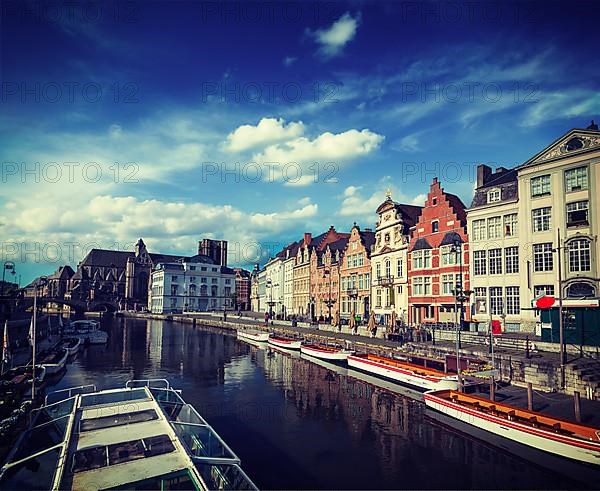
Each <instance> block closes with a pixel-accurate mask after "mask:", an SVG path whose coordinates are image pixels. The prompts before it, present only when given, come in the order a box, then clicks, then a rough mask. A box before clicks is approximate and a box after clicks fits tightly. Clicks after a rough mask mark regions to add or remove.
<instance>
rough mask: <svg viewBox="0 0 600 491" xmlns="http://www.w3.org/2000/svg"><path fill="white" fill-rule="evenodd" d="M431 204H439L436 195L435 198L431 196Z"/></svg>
mask: <svg viewBox="0 0 600 491" xmlns="http://www.w3.org/2000/svg"><path fill="white" fill-rule="evenodd" d="M431 204H432V206H435V205H437V198H436V197H435V196H434V197H433V198H431Z"/></svg>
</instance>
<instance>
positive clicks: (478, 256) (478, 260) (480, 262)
mask: <svg viewBox="0 0 600 491" xmlns="http://www.w3.org/2000/svg"><path fill="white" fill-rule="evenodd" d="M486 272H487V268H486V251H475V252H473V274H475V275H484V274H486Z"/></svg>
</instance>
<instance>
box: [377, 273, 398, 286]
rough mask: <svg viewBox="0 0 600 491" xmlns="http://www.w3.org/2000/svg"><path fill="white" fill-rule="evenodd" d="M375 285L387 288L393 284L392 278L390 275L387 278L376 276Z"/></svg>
mask: <svg viewBox="0 0 600 491" xmlns="http://www.w3.org/2000/svg"><path fill="white" fill-rule="evenodd" d="M377 283H378V284H379V285H380V286H389V285H392V284H393V283H394V277H393V276H392V275H389V276H378V277H377Z"/></svg>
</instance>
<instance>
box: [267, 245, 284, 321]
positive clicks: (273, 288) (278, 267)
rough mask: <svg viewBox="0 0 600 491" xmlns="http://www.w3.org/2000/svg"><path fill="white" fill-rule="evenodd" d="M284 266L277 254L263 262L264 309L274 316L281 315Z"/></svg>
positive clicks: (282, 309)
mask: <svg viewBox="0 0 600 491" xmlns="http://www.w3.org/2000/svg"><path fill="white" fill-rule="evenodd" d="M283 273H284V267H283V261H282V259H281V257H279V255H276V256H275V257H273V258H271V259H269V261H268V262H267V264H265V275H266V278H265V297H266V309H265V310H266V311H267V312H270V313H272V314H273V315H274V316H276V315H282V314H283V311H284V307H283V290H284V279H283Z"/></svg>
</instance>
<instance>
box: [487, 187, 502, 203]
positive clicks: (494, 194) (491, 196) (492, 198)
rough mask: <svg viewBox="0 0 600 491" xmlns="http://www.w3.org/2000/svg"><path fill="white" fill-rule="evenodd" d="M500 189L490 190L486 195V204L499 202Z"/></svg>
mask: <svg viewBox="0 0 600 491" xmlns="http://www.w3.org/2000/svg"><path fill="white" fill-rule="evenodd" d="M500 196H501V194H500V189H492V190H490V191H488V193H487V202H488V203H496V202H498V201H500Z"/></svg>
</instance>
